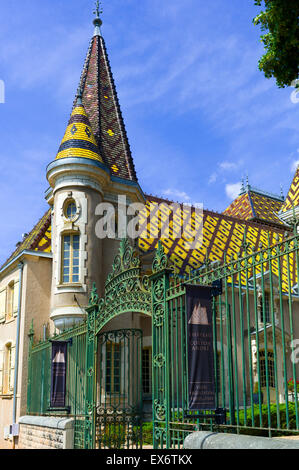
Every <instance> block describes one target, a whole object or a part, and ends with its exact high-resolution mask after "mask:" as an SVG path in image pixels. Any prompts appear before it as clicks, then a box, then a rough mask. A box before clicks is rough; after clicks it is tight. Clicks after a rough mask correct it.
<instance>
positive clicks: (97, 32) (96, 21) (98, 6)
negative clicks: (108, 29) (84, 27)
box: [93, 0, 103, 36]
mask: <svg viewBox="0 0 299 470" xmlns="http://www.w3.org/2000/svg"><path fill="white" fill-rule="evenodd" d="M93 13H94V15H96V17H95V19H94V20H93V24H94V25H95V30H94V36H101V30H100V27H101V26H102V24H103V22H102V20H101V18H100V15H101V14H102V13H103V9H102V6H101V2H100V0H96V9H95V11H94V12H93Z"/></svg>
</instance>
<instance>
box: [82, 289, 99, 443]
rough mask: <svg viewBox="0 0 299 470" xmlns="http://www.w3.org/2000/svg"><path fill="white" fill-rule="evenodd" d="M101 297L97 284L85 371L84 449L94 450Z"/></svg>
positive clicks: (91, 302)
mask: <svg viewBox="0 0 299 470" xmlns="http://www.w3.org/2000/svg"><path fill="white" fill-rule="evenodd" d="M98 303H99V296H98V294H97V289H96V285H95V283H94V284H93V288H92V291H91V296H90V300H89V306H88V307H87V309H86V312H87V332H86V362H85V364H86V369H85V426H84V448H85V449H93V447H94V440H95V408H96V403H95V385H96V380H95V377H96V357H95V356H96V317H97V312H98Z"/></svg>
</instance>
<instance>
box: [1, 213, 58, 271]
mask: <svg viewBox="0 0 299 470" xmlns="http://www.w3.org/2000/svg"><path fill="white" fill-rule="evenodd" d="M24 250H33V251H42V252H45V253H50V252H51V209H49V210H48V211H47V212H46V213H45V215H44V216H43V217H42V218H41V219H40V220H39V222H38V223H37V224H36V225H35V227H34V228H33V229H32V230H31V232H30V233H29V234H28V236H27V237H26V238H25V239H24V240H23V242H22V243H20V245H19V246H18V248H17V249H16V250H15V251H14V252H13V253H12V255H11V256H10V257H9V258H8V259H7V260H6V261H5V263H4V264H3V266H2V268H3V267H5V266H6V265H7V264H8V263H9V262H10V261H12V260H13V259H14V258H15V257H16V256H18V255H19V254H20V253H22V251H24Z"/></svg>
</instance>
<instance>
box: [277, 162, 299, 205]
mask: <svg viewBox="0 0 299 470" xmlns="http://www.w3.org/2000/svg"><path fill="white" fill-rule="evenodd" d="M298 205H299V166H298V168H297V170H296V173H295V176H294V178H293V181H292V184H291V187H290V189H289V192H288V194H287V197H286V200H285V203H284V205H283V207H282V208H281V212H287V211H288V210H290V209H292V208H293V207H297V206H298Z"/></svg>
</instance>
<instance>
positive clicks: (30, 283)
mask: <svg viewBox="0 0 299 470" xmlns="http://www.w3.org/2000/svg"><path fill="white" fill-rule="evenodd" d="M22 261H23V264H24V268H23V273H22V291H21V292H22V296H21V305H20V325H19V354H18V358H19V362H18V380H17V390H16V422H18V418H19V417H20V416H22V415H24V414H26V407H27V379H28V370H27V365H28V345H29V338H28V333H29V330H30V326H31V321H32V319H34V330H35V334H36V338H37V339H41V338H42V334H43V325H47V323H48V322H49V312H50V292H51V271H52V259H51V258H43V257H39V256H34V255H33V256H30V255H26V256H25V257H24V258H23V260H22ZM19 274H20V270H19V268H18V264H17V263H16V265H15V266H13V267H12V268H11V271H9V272H8V273H7V274H6V275H4V276H3V278H2V279H1V281H0V290H1V289H2V290H3V287H4V286H5V285H6V286H7V285H9V284H10V283H11V282H12V280H15V286H16V290H15V292H16V294H15V300H14V305H16V303H17V304H18V295H17V294H19ZM7 305H8V304H7V302H6V309H7ZM17 306H18V305H17ZM13 310H14V313H13V317H12V318H7V316H6V317H5V320H4V321H2V322H1V323H0V378H1V376H2V379H1V382H2V389H1V390H2V391H1V393H0V448H11V447H12V445H13V441H12V436H11V434H10V433H9V426H11V425H12V424H13V393H14V374H15V359H16V354H15V353H16V346H17V345H16V342H17V320H18V308H15V307H13ZM6 345H11V346H12V349H11V354H10V367H9V368H10V371H9V379H10V386H9V390H4V388H3V385H5V384H4V382H3V379H4V375H5V374H6V372H5V369H6V368H7V366H6V364H5V355H6V354H7V353H6V350H5V346H6ZM1 350H2V351H1ZM6 381H7V379H6ZM4 392H5V393H4ZM15 445H16V446H17V445H18V438H17V437H16V438H15Z"/></svg>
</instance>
